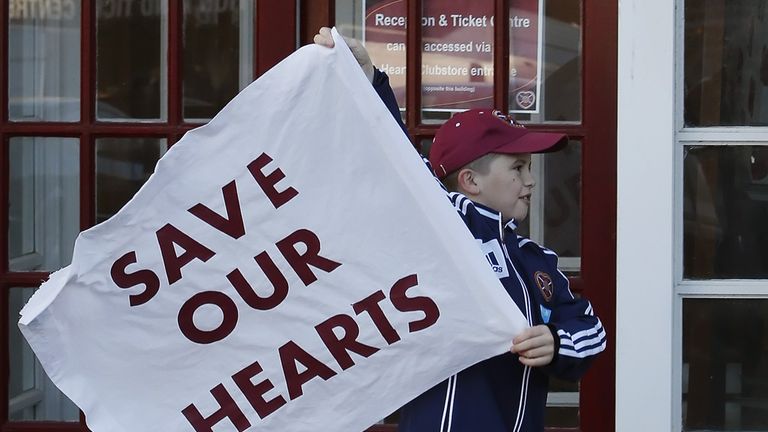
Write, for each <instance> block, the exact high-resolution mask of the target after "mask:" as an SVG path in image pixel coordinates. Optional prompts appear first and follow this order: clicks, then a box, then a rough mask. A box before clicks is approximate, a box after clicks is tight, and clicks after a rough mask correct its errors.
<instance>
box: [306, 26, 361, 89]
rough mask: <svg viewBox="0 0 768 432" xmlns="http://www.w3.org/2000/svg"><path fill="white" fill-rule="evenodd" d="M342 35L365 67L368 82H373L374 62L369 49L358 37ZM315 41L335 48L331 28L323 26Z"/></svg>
mask: <svg viewBox="0 0 768 432" xmlns="http://www.w3.org/2000/svg"><path fill="white" fill-rule="evenodd" d="M342 37H343V38H344V41H345V42H346V43H347V45H348V46H349V49H350V51H352V55H354V56H355V60H357V62H358V63H359V64H360V67H361V68H363V72H365V76H366V77H367V78H368V82H373V62H371V57H370V56H369V55H368V51H367V50H366V49H365V47H364V46H363V44H361V43H360V41H358V40H357V39H352V38H348V37H346V36H342ZM314 41H315V43H316V44H318V45H322V46H324V47H327V48H333V45H334V44H333V36H331V29H330V28H328V27H322V28H321V29H320V30H319V31H318V32H317V34H316V35H315V38H314Z"/></svg>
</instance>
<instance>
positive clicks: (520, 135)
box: [429, 109, 568, 179]
mask: <svg viewBox="0 0 768 432" xmlns="http://www.w3.org/2000/svg"><path fill="white" fill-rule="evenodd" d="M567 143H568V137H567V136H566V135H564V134H559V133H548V132H536V131H532V130H529V129H526V128H525V127H524V126H523V125H521V124H519V123H516V122H515V121H514V120H512V119H511V118H509V117H507V116H506V115H504V113H502V112H501V111H499V110H492V109H471V110H469V111H464V112H462V113H459V114H456V115H454V116H453V117H451V118H450V119H449V120H448V121H447V122H445V123H444V124H443V125H442V126H441V127H440V129H438V131H437V134H435V139H434V141H432V148H431V149H430V152H429V163H430V164H431V165H432V169H433V170H434V171H435V175H436V176H437V177H438V178H441V179H442V178H444V177H445V176H447V175H448V174H450V173H452V172H454V171H456V170H458V169H461V168H462V167H463V166H465V165H467V164H468V163H470V162H472V161H474V160H476V159H478V158H480V157H482V156H485V155H487V154H488V153H505V154H520V153H546V152H551V151H556V150H560V149H561V148H563V147H564V146H565V145H566V144H567Z"/></svg>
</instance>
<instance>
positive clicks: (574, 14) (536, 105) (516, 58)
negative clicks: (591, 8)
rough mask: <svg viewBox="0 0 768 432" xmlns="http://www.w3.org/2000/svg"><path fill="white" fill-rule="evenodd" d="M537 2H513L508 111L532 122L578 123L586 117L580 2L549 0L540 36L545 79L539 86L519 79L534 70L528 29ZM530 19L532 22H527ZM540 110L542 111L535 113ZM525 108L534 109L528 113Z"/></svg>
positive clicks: (534, 64)
mask: <svg viewBox="0 0 768 432" xmlns="http://www.w3.org/2000/svg"><path fill="white" fill-rule="evenodd" d="M538 3H539V2H537V1H529V0H512V1H511V2H510V10H509V16H510V60H509V67H510V78H509V92H510V94H509V110H510V111H514V112H517V114H516V117H515V118H517V119H518V120H520V121H523V122H526V123H527V122H531V123H578V122H580V121H581V10H582V6H581V4H582V2H581V1H572V0H547V1H546V2H543V4H544V8H545V15H544V20H543V27H542V29H541V35H542V36H543V38H544V41H543V44H541V46H540V47H539V48H540V49H541V51H542V53H541V58H543V64H542V65H540V66H541V73H542V75H543V82H540V83H539V85H540V87H539V89H538V90H537V89H536V88H534V87H533V83H529V80H520V77H527V76H532V75H534V74H535V72H534V67H538V66H539V65H538V64H537V57H535V56H534V55H533V53H534V49H533V41H532V40H531V39H532V38H533V36H534V35H533V34H530V32H527V31H526V30H527V29H528V27H527V26H532V25H533V22H534V19H535V17H536V15H534V14H533V13H532V12H531V11H532V10H533V9H534V5H535V4H538ZM525 19H529V20H530V23H526V21H524V20H525ZM535 109H538V113H535V112H534V111H535ZM525 111H531V113H530V114H529V113H526V112H525Z"/></svg>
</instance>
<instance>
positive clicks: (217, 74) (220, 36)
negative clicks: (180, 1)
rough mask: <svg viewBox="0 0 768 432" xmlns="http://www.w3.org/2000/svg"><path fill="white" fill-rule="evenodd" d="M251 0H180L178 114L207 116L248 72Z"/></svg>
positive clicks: (247, 78) (236, 88) (223, 102)
mask: <svg viewBox="0 0 768 432" xmlns="http://www.w3.org/2000/svg"><path fill="white" fill-rule="evenodd" d="M252 40H253V0H239V1H236V0H228V1H217V2H210V1H208V0H184V54H183V59H184V68H183V71H184V118H185V119H204V120H207V119H210V118H212V117H213V116H214V115H216V113H218V112H219V110H221V108H223V107H224V105H226V104H227V102H229V101H230V99H232V98H233V97H235V95H236V94H237V93H238V91H240V90H241V89H243V88H245V86H246V85H248V84H250V82H251V80H252V75H253V72H252V71H253V49H252V46H253V43H252Z"/></svg>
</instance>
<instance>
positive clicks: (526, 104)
mask: <svg viewBox="0 0 768 432" xmlns="http://www.w3.org/2000/svg"><path fill="white" fill-rule="evenodd" d="M515 101H516V102H517V105H518V106H519V107H520V108H522V109H528V108H530V107H532V106H533V104H534V103H536V93H534V92H532V91H531V90H525V91H521V92H517V95H516V96H515Z"/></svg>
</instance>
